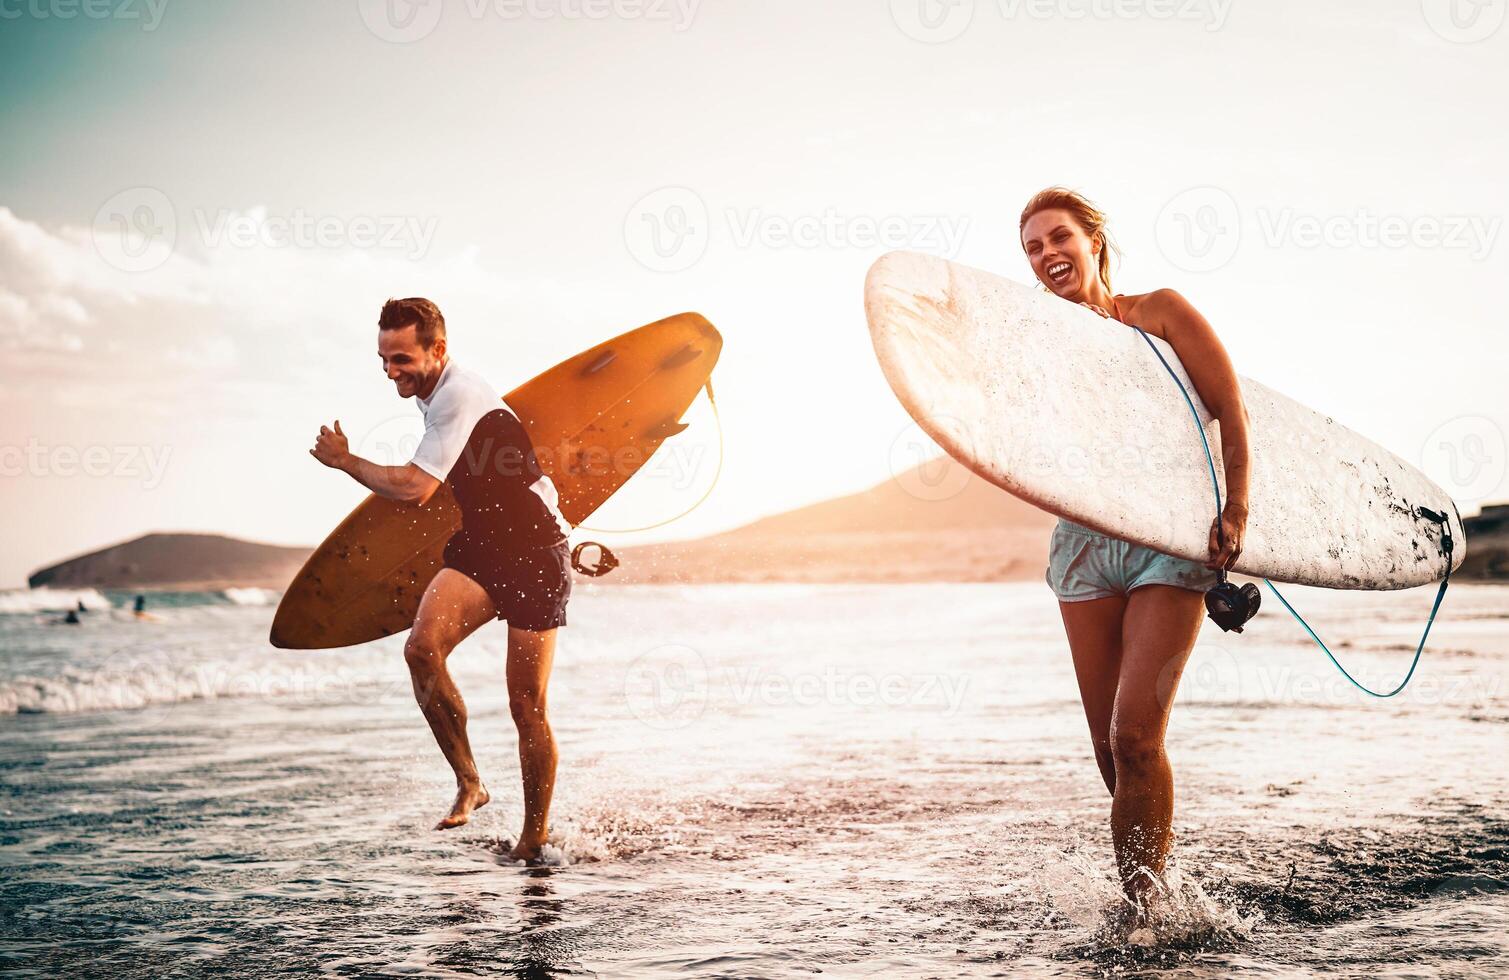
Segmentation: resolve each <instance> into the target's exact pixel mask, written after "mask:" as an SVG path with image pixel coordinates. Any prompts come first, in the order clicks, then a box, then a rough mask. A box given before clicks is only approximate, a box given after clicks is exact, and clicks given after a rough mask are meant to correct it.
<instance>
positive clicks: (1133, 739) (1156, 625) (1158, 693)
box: [1111, 585, 1204, 898]
mask: <svg viewBox="0 0 1509 980" xmlns="http://www.w3.org/2000/svg"><path fill="white" fill-rule="evenodd" d="M1203 612H1204V600H1203V598H1202V596H1201V594H1200V593H1199V592H1195V591H1192V590H1190V589H1181V588H1178V587H1176V586H1172V585H1146V586H1143V587H1141V588H1138V589H1134V590H1133V591H1132V594H1131V597H1130V598H1129V599H1128V600H1127V609H1126V615H1125V617H1124V618H1123V620H1122V641H1121V647H1122V654H1121V679H1120V683H1119V684H1118V685H1117V688H1116V707H1115V710H1114V712H1113V713H1112V718H1111V754H1112V755H1113V756H1114V758H1115V765H1116V791H1115V796H1114V798H1113V800H1112V803H1111V836H1112V838H1113V840H1114V843H1115V845H1116V863H1117V866H1118V867H1119V869H1120V871H1121V879H1122V884H1123V887H1124V888H1125V889H1126V892H1127V895H1128V896H1130V897H1132V898H1139V897H1141V896H1142V895H1143V894H1144V893H1145V892H1146V891H1147V890H1148V888H1149V887H1150V886H1151V885H1152V884H1153V883H1154V880H1155V879H1157V880H1161V878H1162V875H1163V867H1164V863H1165V862H1166V860H1167V859H1168V851H1169V842H1170V838H1171V832H1172V826H1173V815H1174V773H1173V770H1172V769H1171V768H1170V767H1169V763H1168V755H1167V754H1166V753H1165V752H1164V749H1163V735H1164V732H1165V731H1166V730H1167V728H1168V716H1169V711H1170V710H1171V709H1172V708H1173V706H1174V695H1175V693H1176V692H1177V691H1178V689H1179V678H1180V676H1181V675H1182V674H1183V673H1184V665H1185V663H1186V662H1187V661H1188V660H1189V655H1190V652H1191V651H1192V650H1193V649H1194V645H1195V639H1196V638H1197V637H1198V636H1199V635H1200V619H1201V615H1202V614H1203Z"/></svg>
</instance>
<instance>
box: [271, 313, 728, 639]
mask: <svg viewBox="0 0 1509 980" xmlns="http://www.w3.org/2000/svg"><path fill="white" fill-rule="evenodd" d="M722 350H723V338H722V337H721V336H720V335H719V333H718V331H717V330H716V329H714V328H713V325H712V324H711V323H708V322H707V320H705V319H703V318H702V317H701V316H699V315H698V314H696V313H682V314H679V315H677V316H673V317H669V318H667V319H664V320H660V321H658V322H656V323H652V324H650V325H649V326H645V327H640V328H639V329H638V330H631V331H629V332H628V333H626V334H623V335H621V336H618V337H614V338H613V339H612V340H609V341H607V342H605V343H602V344H598V345H597V346H596V347H593V348H592V349H591V350H586V351H583V352H582V353H580V354H578V355H576V356H575V357H573V358H571V359H570V360H567V361H564V362H562V363H561V364H558V365H556V366H555V367H553V368H551V369H550V370H548V371H546V372H545V373H544V374H541V375H540V376H539V377H537V378H535V379H534V380H532V381H529V382H526V383H525V384H523V385H521V386H520V387H518V388H516V389H514V390H513V391H511V392H509V393H508V394H507V395H505V396H503V401H504V403H505V404H506V405H507V406H508V407H509V408H510V409H512V410H513V412H514V414H516V415H518V417H519V420H520V421H521V422H523V423H524V428H525V429H526V430H527V431H528V432H529V438H530V441H532V442H533V443H534V447H535V452H536V453H537V454H538V456H539V462H540V468H541V469H542V470H544V472H545V473H546V474H547V475H548V476H549V477H550V478H551V480H552V481H554V483H555V486H556V489H557V490H558V491H559V492H560V508H561V513H562V514H563V515H564V516H565V518H566V520H568V521H570V522H571V523H572V524H573V525H576V524H580V523H581V522H582V521H584V520H585V519H586V518H587V517H588V516H590V515H591V514H592V512H593V511H595V510H597V508H598V507H601V506H602V504H603V502H604V501H606V500H607V499H608V498H609V497H611V496H613V494H614V493H615V492H617V490H618V488H619V487H621V486H623V485H624V483H626V482H627V481H628V479H629V477H631V476H633V475H634V474H635V473H636V472H637V471H638V470H639V469H640V468H641V467H642V466H643V465H644V464H645V463H646V462H648V461H649V459H650V457H651V456H652V455H654V453H655V450H657V449H659V448H660V446H661V444H662V443H663V442H665V441H666V440H667V439H669V438H670V437H671V436H674V435H676V434H677V433H679V432H681V431H682V430H683V429H685V428H686V426H685V425H684V424H682V422H681V416H682V415H683V414H685V412H686V410H687V408H689V407H690V406H691V404H692V402H693V401H694V400H695V399H696V397H697V394H698V392H700V391H701V390H702V388H703V387H704V386H705V385H706V384H708V379H709V377H710V376H711V375H712V370H713V366H714V365H715V364H717V363H718V355H719V354H720V353H721V352H722ZM459 527H461V511H460V510H459V509H458V508H457V506H456V502H455V500H454V499H453V498H452V496H451V491H450V488H449V487H448V486H445V485H442V486H441V488H440V489H439V490H438V491H436V493H435V495H434V496H433V497H431V498H430V500H429V502H428V503H426V504H425V505H424V506H422V507H421V506H418V505H415V504H404V503H399V502H397V501H393V500H388V499H387V498H384V497H379V496H377V495H375V494H374V495H372V496H370V497H368V498H367V499H366V501H365V502H363V503H362V505H361V506H360V507H357V508H356V510H354V511H352V512H351V516H350V517H347V518H346V519H345V520H344V521H342V522H341V524H340V526H339V527H337V528H336V529H335V530H334V531H332V532H331V533H330V537H328V538H326V539H325V543H324V544H322V545H320V546H319V548H317V549H315V552H314V554H312V555H310V557H309V560H308V561H307V562H305V563H304V567H303V568H302V569H301V570H300V571H299V574H298V576H297V577H295V578H294V580H293V583H292V584H291V585H289V587H288V591H287V592H285V593H284V595H283V601H282V603H281V604H279V606H278V612H277V615H276V616H275V617H273V622H272V634H271V637H270V639H271V641H272V645H273V646H275V647H282V648H284V649H290V650H326V649H330V648H333V647H344V646H351V645H353V644H356V643H365V642H367V641H369V640H376V639H379V638H381V637H384V636H390V635H392V634H394V633H399V632H402V631H403V630H406V629H408V628H409V627H410V626H412V625H414V615H415V613H416V612H418V610H419V600H420V597H422V596H423V595H424V590H425V588H426V587H427V586H428V585H429V584H430V579H432V578H434V577H435V575H436V573H438V572H439V571H440V567H441V560H442V554H443V552H444V551H445V544H446V542H447V541H449V540H450V537H451V535H452V534H453V533H455V531H456V530H457V529H458V528H459Z"/></svg>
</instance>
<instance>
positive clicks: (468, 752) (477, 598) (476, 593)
mask: <svg viewBox="0 0 1509 980" xmlns="http://www.w3.org/2000/svg"><path fill="white" fill-rule="evenodd" d="M497 615H498V613H497V610H496V609H494V608H493V602H492V600H491V599H489V598H488V597H487V592H486V591H485V590H484V589H483V588H482V586H480V585H478V584H477V583H476V582H474V581H472V580H471V579H470V578H467V577H466V576H465V575H463V574H461V573H460V572H458V571H456V570H455V569H453V568H442V569H441V570H440V574H439V575H436V576H435V578H434V580H433V581H432V582H430V587H429V588H428V589H425V592H424V598H423V599H421V600H420V602H419V614H418V616H416V617H415V619H414V628H413V630H411V631H410V633H409V640H408V642H407V643H406V644H404V648H403V655H404V660H406V661H407V662H408V665H409V677H410V679H411V680H412V681H413V683H414V697H415V699H416V700H418V701H419V707H420V710H422V711H423V712H424V718H425V721H428V722H429V723H430V731H431V732H433V733H434V734H435V741H436V743H438V744H439V746H440V751H441V752H443V753H445V759H446V761H447V762H449V763H450V764H451V769H452V770H454V771H455V773H456V802H455V803H454V804H453V805H452V807H451V812H450V813H449V814H448V815H447V816H446V817H445V819H443V820H441V821H440V822H439V823H438V824H436V825H435V829H436V830H448V829H450V828H451V827H459V826H461V825H462V824H464V823H466V822H467V821H468V820H470V819H471V815H472V811H473V810H475V809H478V808H479V807H482V806H485V805H486V804H487V800H488V795H487V788H486V787H485V786H483V785H482V777H481V776H480V775H478V773H477V762H476V760H475V759H473V758H472V747H471V743H470V742H469V741H467V738H466V703H465V702H464V701H462V700H461V692H460V691H458V690H457V689H456V683H455V681H453V680H451V673H450V671H449V670H448V669H447V668H446V660H447V659H448V658H449V657H450V655H451V651H452V650H454V649H455V648H456V645H457V644H458V643H460V642H461V641H462V640H464V639H466V638H467V637H468V636H470V635H471V634H472V633H474V632H476V630H477V628H478V627H480V626H482V625H484V624H485V623H487V622H488V621H489V620H492V619H496V618H497Z"/></svg>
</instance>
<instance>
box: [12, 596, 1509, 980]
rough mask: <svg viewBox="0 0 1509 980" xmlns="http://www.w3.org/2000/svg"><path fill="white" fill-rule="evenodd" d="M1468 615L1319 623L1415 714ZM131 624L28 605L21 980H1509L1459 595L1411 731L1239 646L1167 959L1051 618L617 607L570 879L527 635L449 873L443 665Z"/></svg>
mask: <svg viewBox="0 0 1509 980" xmlns="http://www.w3.org/2000/svg"><path fill="white" fill-rule="evenodd" d="M1289 591H1290V590H1286V594H1288V593H1289ZM1432 597H1433V590H1431V589H1423V590H1413V591H1409V592H1401V593H1385V594H1358V593H1326V592H1320V591H1315V590H1307V589H1294V590H1292V594H1291V595H1290V598H1291V601H1294V602H1295V603H1296V605H1297V606H1298V607H1299V608H1300V609H1301V610H1302V611H1304V612H1306V613H1307V614H1308V615H1310V616H1311V618H1312V622H1313V623H1314V624H1315V625H1316V626H1317V628H1318V629H1319V630H1320V631H1321V633H1322V635H1324V636H1326V637H1328V638H1329V639H1332V640H1334V641H1336V646H1337V652H1338V654H1339V655H1340V656H1342V657H1343V658H1344V659H1345V661H1346V663H1347V664H1348V666H1349V668H1351V669H1352V670H1353V671H1354V673H1356V674H1358V675H1360V677H1361V678H1363V679H1364V680H1366V681H1369V682H1372V683H1373V684H1375V685H1376V686H1384V687H1391V686H1392V684H1393V682H1394V681H1395V680H1397V678H1398V677H1399V676H1401V675H1402V672H1403V671H1404V670H1405V669H1406V668H1407V667H1408V663H1409V659H1410V656H1411V653H1412V651H1413V645H1414V641H1415V640H1416V638H1417V637H1418V630H1419V628H1420V626H1421V625H1422V623H1423V620H1424V617H1425V614H1426V612H1427V611H1428V609H1429V606H1430V601H1431V598H1432ZM1268 598H1269V599H1270V600H1271V598H1272V597H1271V596H1269V597H1268ZM78 599H83V601H84V603H85V606H86V608H87V609H88V611H87V612H86V613H84V614H83V615H82V617H81V618H82V622H81V623H80V624H78V625H62V624H60V623H59V622H58V621H59V620H60V619H61V618H62V615H63V610H66V609H68V608H72V607H73V605H74V603H75V601H77V600H78ZM131 599H132V596H129V595H114V594H102V593H97V592H89V593H83V594H73V593H62V592H59V593H47V592H41V593H10V594H3V595H0V971H3V972H4V973H6V974H7V975H9V976H36V977H43V976H45V977H52V976H58V975H75V974H84V975H99V976H104V975H110V976H140V977H153V978H158V977H162V976H169V975H172V976H180V975H181V976H195V975H205V974H214V975H216V976H219V977H231V976H249V977H261V976H267V975H271V974H280V975H281V974H293V975H335V976H372V975H423V976H453V975H454V976H475V975H487V976H500V975H501V976H521V977H547V976H575V975H596V976H606V977H701V976H720V977H798V976H801V977H805V976H812V975H815V974H819V973H820V974H822V975H825V976H840V977H847V976H873V975H884V976H896V977H908V976H917V977H931V976H1018V975H1059V976H1098V975H1107V976H1109V975H1116V976H1126V975H1140V976H1153V975H1157V976H1178V977H1197V976H1198V977H1205V976H1210V977H1215V976H1226V975H1229V974H1232V973H1234V972H1238V971H1241V972H1244V973H1253V974H1258V975H1271V976H1290V975H1295V974H1308V975H1318V976H1362V975H1367V976H1369V977H1393V976H1398V977H1404V976H1411V977H1414V976H1463V975H1476V974H1483V975H1491V974H1495V973H1500V974H1501V973H1504V972H1506V971H1509V767H1506V764H1505V759H1506V758H1509V754H1506V751H1505V750H1506V748H1509V739H1506V734H1509V691H1506V686H1505V685H1506V682H1509V587H1503V586H1485V585H1454V586H1453V587H1452V589H1451V592H1450V594H1449V595H1448V597H1447V601H1446V605H1445V608H1444V610H1443V613H1442V619H1441V621H1440V622H1439V623H1438V624H1437V626H1436V628H1435V630H1434V632H1433V634H1432V637H1431V644H1430V646H1429V648H1428V649H1427V652H1426V655H1425V659H1424V661H1423V663H1422V666H1421V668H1420V670H1419V673H1418V674H1417V675H1416V679H1415V681H1414V682H1413V684H1412V685H1411V687H1410V688H1409V689H1408V691H1407V692H1406V693H1405V694H1403V695H1402V696H1400V697H1399V698H1397V699H1394V700H1392V701H1375V700H1373V699H1371V698H1368V697H1366V696H1364V695H1362V694H1360V693H1359V692H1357V691H1356V690H1355V689H1353V688H1352V687H1351V686H1350V685H1348V684H1347V683H1346V682H1345V680H1343V679H1342V678H1341V677H1340V675H1339V674H1337V672H1336V671H1335V669H1334V668H1333V667H1332V666H1331V665H1330V664H1329V663H1328V662H1327V661H1326V660H1325V659H1324V656H1323V655H1322V654H1321V652H1320V651H1319V650H1318V649H1317V648H1315V647H1314V645H1313V644H1312V643H1311V641H1310V640H1309V638H1308V637H1306V636H1305V635H1304V633H1303V632H1302V631H1301V630H1300V629H1299V627H1298V626H1297V624H1295V623H1294V622H1292V621H1291V620H1290V618H1289V616H1288V614H1287V613H1285V612H1284V611H1283V609H1282V608H1281V607H1279V606H1278V605H1277V603H1276V602H1274V603H1271V604H1270V605H1271V608H1269V609H1265V611H1264V612H1263V613H1262V614H1261V615H1260V616H1259V617H1258V619H1257V620H1255V621H1254V622H1253V623H1252V624H1250V625H1249V627H1248V629H1247V632H1246V633H1245V634H1244V635H1241V636H1237V635H1235V634H1223V633H1221V632H1220V631H1219V630H1218V629H1217V628H1216V627H1215V626H1214V625H1212V624H1209V623H1207V624H1206V626H1205V627H1204V630H1203V632H1202V634H1201V637H1200V642H1199V645H1198V647H1197V649H1196V651H1195V653H1194V655H1193V658H1192V660H1191V663H1190V666H1189V668H1188V670H1187V672H1186V675H1185V678H1184V682H1183V685H1182V687H1181V690H1180V693H1179V699H1178V703H1177V705H1176V707H1175V709H1174V712H1173V718H1172V722H1171V725H1170V728H1169V734H1168V745H1169V751H1170V755H1171V757H1172V760H1173V766H1174V772H1175V778H1176V784H1177V802H1176V812H1175V831H1176V842H1175V861H1174V865H1173V867H1172V869H1171V871H1170V874H1169V895H1168V896H1167V898H1166V899H1165V900H1164V901H1163V902H1162V904H1161V906H1160V907H1159V909H1158V910H1157V915H1156V916H1155V920H1154V922H1153V927H1152V928H1151V929H1149V930H1143V931H1140V932H1138V933H1136V934H1133V935H1131V936H1129V935H1128V932H1127V930H1126V929H1125V928H1121V927H1120V926H1119V925H1118V923H1119V922H1120V919H1121V916H1120V913H1119V910H1118V906H1119V904H1120V899H1119V889H1118V887H1117V885H1116V882H1115V880H1114V877H1113V874H1112V870H1111V869H1112V863H1111V854H1110V842H1109V834H1108V830H1107V816H1108V810H1109V799H1108V798H1107V796H1106V793H1105V789H1104V787H1103V785H1102V783H1101V780H1100V775H1099V773H1098V771H1097V770H1096V767H1095V763H1094V760H1093V757H1092V754H1091V750H1090V745H1089V740H1088V737H1087V734H1086V729H1085V722H1084V718H1083V714H1082V711H1081V708H1080V705H1079V700H1078V696H1077V690H1076V687H1075V682H1074V675H1073V672H1072V669H1071V665H1070V661H1069V654H1068V648H1067V645H1066V643H1065V640H1064V635H1063V629H1062V625H1061V623H1060V620H1059V617H1058V610H1057V607H1056V604H1055V602H1054V601H1053V598H1052V596H1051V594H1050V593H1049V592H1048V591H1047V589H1046V587H1044V586H1043V585H1041V584H1040V583H1025V584H1009V585H892V586H868V585H867V586H852V587H851V586H785V585H729V586H687V587H652V586H622V587H616V588H615V587H610V586H597V585H585V586H583V587H582V588H581V589H580V590H579V592H578V595H577V598H576V599H575V600H574V601H573V604H572V608H571V611H570V615H571V626H570V627H569V628H568V629H566V630H564V631H563V632H562V635H561V641H560V647H559V651H558V654H557V659H556V666H555V672H554V677H553V681H552V686H551V696H550V710H551V718H552V721H553V724H554V728H555V732H556V735H557V738H558V740H559V743H560V755H561V765H560V775H559V781H558V785H557V793H556V800H555V808H554V811H553V820H552V823H553V837H552V845H551V847H550V849H549V851H548V858H549V863H548V864H547V865H546V866H544V867H532V868H525V867H519V866H514V865H512V864H510V863H509V862H508V860H507V858H506V856H505V855H506V854H507V850H508V846H509V843H508V842H509V840H510V838H512V836H513V835H514V834H515V833H516V832H517V830H518V828H519V825H520V815H521V810H520V789H519V784H518V763H517V756H516V741H515V738H514V735H513V731H512V725H511V722H510V720H509V717H508V707H507V696H506V690H505V684H504V677H503V664H504V656H505V647H506V630H505V629H504V628H503V627H502V626H501V625H500V624H494V625H492V626H489V627H487V628H486V629H484V630H483V631H481V632H480V633H479V634H478V635H477V636H475V637H474V638H473V639H471V640H470V641H468V642H467V643H466V644H465V645H464V646H463V647H462V648H461V649H460V650H458V651H457V653H456V654H455V655H454V656H453V658H452V667H453V671H454V673H455V675H456V677H457V680H458V683H459V685H460V687H461V689H462V691H463V693H464V694H465V696H466V698H467V703H468V706H469V709H470V717H471V727H470V731H471V738H472V743H473V746H474V749H475V751H476V755H477V758H478V762H479V764H480V766H481V770H482V774H483V776H484V778H485V779H486V780H487V782H488V786H489V788H490V790H491V792H492V796H493V800H492V803H491V805H490V806H488V807H487V808H485V809H483V810H481V811H479V812H478V813H477V815H476V817H475V819H474V820H473V821H472V823H471V824H470V825H469V826H466V827H463V828H460V829H458V830H454V831H450V832H445V833H441V832H437V831H434V830H432V829H430V828H431V827H432V826H433V824H434V823H435V821H436V820H437V819H438V818H439V817H440V816H442V815H443V814H444V813H445V811H446V809H447V807H448V805H449V803H450V799H451V796H452V794H453V783H452V778H451V776H450V773H449V770H448V769H447V768H446V766H445V764H444V762H443V761H442V759H441V757H440V754H439V752H438V750H437V749H436V748H435V745H434V743H433V741H432V740H431V738H430V735H429V732H428V729H427V728H426V726H425V725H424V722H423V720H422V718H421V716H420V714H419V711H418V709H417V708H416V707H415V705H414V703H413V697H412V694H411V692H410V688H409V681H408V677H407V672H406V670H405V667H404V664H403V657H402V639H401V638H389V639H388V640H384V641H379V642H377V643H373V644H369V645H367V646H364V647H359V648H354V649H350V650H343V651H332V652H323V653H320V652H311V653H295V652H287V651H278V650H274V649H272V648H271V647H269V646H268V645H267V643H266V636H267V630H268V626H269V624H270V621H271V617H272V608H273V607H272V603H273V602H275V601H276V596H274V595H271V594H267V593H261V592H256V591H240V590H238V591H235V592H233V593H231V594H229V595H227V594H219V593H217V594H180V595H171V596H152V597H150V600H151V601H150V602H149V606H148V611H149V612H151V613H153V614H154V615H155V616H156V619H155V620H152V621H141V620H137V619H136V618H134V617H133V616H132V615H131V612H130V609H129V606H130V600H131Z"/></svg>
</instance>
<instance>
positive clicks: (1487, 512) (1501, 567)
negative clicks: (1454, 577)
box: [1457, 504, 1509, 582]
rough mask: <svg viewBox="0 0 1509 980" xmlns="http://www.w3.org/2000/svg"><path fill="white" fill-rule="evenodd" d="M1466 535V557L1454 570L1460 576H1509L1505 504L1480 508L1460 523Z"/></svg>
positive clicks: (1508, 521)
mask: <svg viewBox="0 0 1509 980" xmlns="http://www.w3.org/2000/svg"><path fill="white" fill-rule="evenodd" d="M1462 530H1463V531H1465V532H1466V534H1467V557H1466V558H1464V559H1462V568H1461V570H1460V571H1458V573H1457V574H1458V575H1460V576H1461V577H1462V578H1464V579H1482V580H1485V581H1500V582H1502V581H1504V580H1506V579H1509V504H1493V505H1490V506H1488V507H1484V508H1483V510H1482V512H1481V513H1479V514H1478V515H1477V516H1476V517H1469V518H1467V519H1466V520H1464V521H1463V522H1462Z"/></svg>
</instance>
